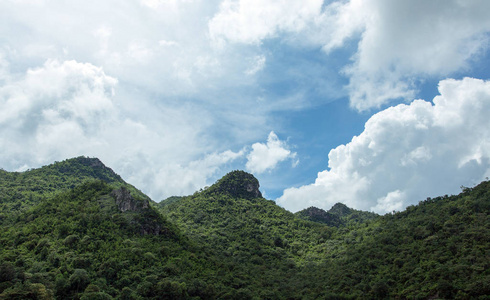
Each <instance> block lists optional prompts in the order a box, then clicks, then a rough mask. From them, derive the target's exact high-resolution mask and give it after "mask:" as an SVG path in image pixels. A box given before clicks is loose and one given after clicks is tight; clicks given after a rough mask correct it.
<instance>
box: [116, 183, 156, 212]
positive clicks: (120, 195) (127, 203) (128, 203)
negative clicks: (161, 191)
mask: <svg viewBox="0 0 490 300" xmlns="http://www.w3.org/2000/svg"><path fill="white" fill-rule="evenodd" d="M112 196H113V197H114V199H115V200H116V205H117V208H118V209H119V210H120V211H122V212H125V211H141V210H142V209H146V208H148V207H150V204H149V202H148V200H146V199H144V200H136V199H134V198H133V196H131V193H130V192H129V190H128V189H126V188H125V187H121V188H120V189H117V190H114V191H112Z"/></svg>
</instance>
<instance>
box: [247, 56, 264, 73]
mask: <svg viewBox="0 0 490 300" xmlns="http://www.w3.org/2000/svg"><path fill="white" fill-rule="evenodd" d="M265 61H266V58H265V56H264V55H258V56H255V57H254V58H253V59H252V63H251V66H250V68H248V69H247V70H245V74H247V75H254V74H255V73H257V72H259V71H261V70H262V69H263V68H264V67H265Z"/></svg>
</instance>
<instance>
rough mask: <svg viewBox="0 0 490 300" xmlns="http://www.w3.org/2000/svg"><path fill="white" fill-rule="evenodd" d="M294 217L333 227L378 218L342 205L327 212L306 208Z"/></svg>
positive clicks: (370, 213) (337, 204)
mask: <svg viewBox="0 0 490 300" xmlns="http://www.w3.org/2000/svg"><path fill="white" fill-rule="evenodd" d="M295 215H296V216H297V217H298V218H300V219H303V220H308V221H313V222H318V223H322V224H326V225H329V226H334V227H339V226H348V225H353V224H358V223H363V222H367V221H369V220H373V219H375V218H377V217H379V215H378V214H376V213H373V212H368V211H362V210H356V209H352V208H349V207H347V206H346V205H345V204H342V203H336V204H335V205H334V206H332V208H330V209H329V210H328V211H325V210H323V209H321V208H317V207H314V206H312V207H308V208H305V209H303V210H301V211H298V212H297V213H295Z"/></svg>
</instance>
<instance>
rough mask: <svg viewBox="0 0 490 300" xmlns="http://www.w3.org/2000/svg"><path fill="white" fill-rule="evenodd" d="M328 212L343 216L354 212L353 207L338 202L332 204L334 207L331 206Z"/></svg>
mask: <svg viewBox="0 0 490 300" xmlns="http://www.w3.org/2000/svg"><path fill="white" fill-rule="evenodd" d="M328 212H329V213H331V214H333V215H337V216H339V217H343V216H347V215H350V214H351V213H352V209H351V208H349V207H348V206H347V205H345V204H343V203H340V202H338V203H335V205H334V206H332V208H330V209H329V210H328Z"/></svg>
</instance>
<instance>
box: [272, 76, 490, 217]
mask: <svg viewBox="0 0 490 300" xmlns="http://www.w3.org/2000/svg"><path fill="white" fill-rule="evenodd" d="M439 92H440V95H439V96H437V97H435V98H434V99H433V104H432V103H430V102H427V101H423V100H416V101H413V102H412V103H411V104H410V105H405V104H400V105H397V106H395V107H390V108H388V109H385V110H383V111H381V112H379V113H377V114H375V115H373V116H372V117H371V118H370V119H369V120H368V121H367V122H366V124H365V129H364V131H363V132H362V133H361V134H360V135H359V136H356V137H354V138H353V139H352V141H351V142H350V143H348V144H346V145H341V146H338V147H337V148H335V149H333V150H331V151H330V153H329V155H328V159H329V162H328V167H329V169H328V170H325V171H322V172H319V173H318V177H317V178H316V180H315V182H314V183H313V184H310V185H305V186H302V187H299V188H290V189H286V190H285V191H284V194H283V196H281V197H280V198H279V199H278V200H277V202H278V203H279V204H281V205H283V206H284V207H285V208H287V209H290V210H292V211H297V210H300V209H302V208H305V207H308V206H312V205H313V206H318V207H321V208H325V209H329V208H330V207H331V206H332V205H333V204H334V203H336V202H343V203H345V204H347V205H348V206H351V207H354V208H357V209H364V210H373V211H376V212H378V213H385V212H390V211H392V210H400V209H402V208H404V207H406V206H408V205H410V204H416V203H418V201H420V200H423V199H425V197H427V196H437V195H441V194H446V193H448V191H452V192H454V193H456V192H458V191H457V189H458V187H459V186H461V185H466V186H468V185H473V184H476V183H478V182H480V181H481V180H483V179H484V178H485V177H488V176H489V174H490V132H489V130H488V128H490V119H489V118H488V112H489V111H490V81H483V80H478V79H472V78H465V79H462V80H454V79H447V80H443V81H441V82H440V83H439Z"/></svg>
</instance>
